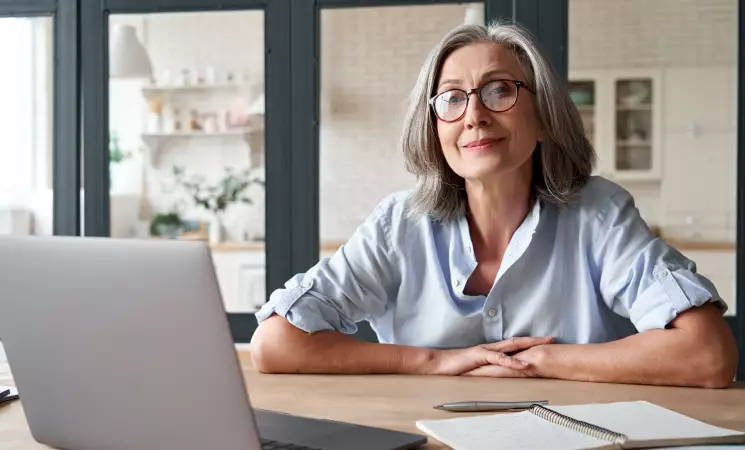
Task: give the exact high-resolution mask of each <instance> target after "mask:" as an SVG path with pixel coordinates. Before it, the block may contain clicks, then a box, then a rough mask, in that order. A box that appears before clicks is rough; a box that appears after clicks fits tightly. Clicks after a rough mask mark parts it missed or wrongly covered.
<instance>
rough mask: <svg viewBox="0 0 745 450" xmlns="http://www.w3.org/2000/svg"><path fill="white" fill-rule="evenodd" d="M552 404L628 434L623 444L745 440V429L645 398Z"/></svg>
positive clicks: (628, 446) (642, 445)
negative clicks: (730, 427) (713, 422)
mask: <svg viewBox="0 0 745 450" xmlns="http://www.w3.org/2000/svg"><path fill="white" fill-rule="evenodd" d="M549 408H550V409H552V410H554V411H556V412H558V413H561V414H564V415H567V416H570V417H572V418H574V419H577V420H582V421H585V422H589V423H592V424H594V425H597V426H600V427H603V428H607V429H609V430H612V431H615V432H618V433H623V434H625V435H626V436H628V438H629V442H627V444H626V445H625V446H624V448H640V447H644V446H647V445H653V444H654V445H673V444H676V445H692V444H693V443H696V442H698V443H714V442H729V443H734V442H745V432H740V431H736V430H728V429H726V428H720V427H715V426H713V425H709V424H707V423H704V422H701V421H699V420H696V419H693V418H691V417H688V416H685V415H683V414H680V413H677V412H675V411H671V410H669V409H666V408H663V407H661V406H658V405H655V404H653V403H649V402H645V401H638V402H617V403H605V404H603V403H598V404H587V405H569V406H549ZM727 437H729V439H727Z"/></svg>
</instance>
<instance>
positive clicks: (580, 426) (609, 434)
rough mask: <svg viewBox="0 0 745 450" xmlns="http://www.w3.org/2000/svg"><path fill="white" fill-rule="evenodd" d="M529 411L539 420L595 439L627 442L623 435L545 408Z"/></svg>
mask: <svg viewBox="0 0 745 450" xmlns="http://www.w3.org/2000/svg"><path fill="white" fill-rule="evenodd" d="M529 411H530V412H531V413H533V414H535V415H536V416H538V417H540V418H541V419H544V420H548V421H549V422H551V423H555V424H557V425H561V426H563V427H567V428H569V429H571V430H574V431H579V432H580V433H584V434H586V435H589V436H592V437H594V438H597V439H601V440H604V441H609V442H613V443H615V444H624V443H626V441H627V440H628V436H626V435H625V434H621V433H616V432H615V431H611V430H608V429H607V428H603V427H599V426H597V425H593V424H591V423H587V422H583V421H581V420H577V419H574V418H572V417H569V416H565V415H564V414H561V413H558V412H556V411H554V410H552V409H549V408H546V407H545V406H541V405H538V404H535V405H533V406H531V407H530V409H529Z"/></svg>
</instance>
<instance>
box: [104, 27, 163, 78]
mask: <svg viewBox="0 0 745 450" xmlns="http://www.w3.org/2000/svg"><path fill="white" fill-rule="evenodd" d="M109 52H110V53H109V54H110V60H109V76H110V77H112V78H151V77H152V75H153V65H152V64H151V63H150V57H149V56H148V55H147V51H146V50H145V47H143V46H142V44H141V43H140V40H139V39H137V32H136V30H135V27H133V26H131V25H116V26H114V28H113V29H112V33H111V42H110V46H109Z"/></svg>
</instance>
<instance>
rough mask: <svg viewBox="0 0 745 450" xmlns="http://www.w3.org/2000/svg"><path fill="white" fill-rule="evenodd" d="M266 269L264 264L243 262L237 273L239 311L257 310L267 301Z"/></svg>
mask: <svg viewBox="0 0 745 450" xmlns="http://www.w3.org/2000/svg"><path fill="white" fill-rule="evenodd" d="M265 279H266V271H265V269H264V266H263V265H261V266H259V265H251V264H244V265H242V266H241V267H240V269H239V274H238V299H237V302H238V308H239V309H240V311H258V310H259V309H260V308H261V305H263V304H264V303H265V302H266V301H267V296H266V282H265V281H264V280H265Z"/></svg>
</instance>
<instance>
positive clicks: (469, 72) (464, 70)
mask: <svg viewBox="0 0 745 450" xmlns="http://www.w3.org/2000/svg"><path fill="white" fill-rule="evenodd" d="M493 71H499V72H503V73H500V76H501V75H504V76H505V77H506V78H515V79H519V80H524V79H525V76H524V72H523V70H522V67H521V66H520V62H519V61H518V59H517V57H516V56H515V54H514V53H512V52H511V51H510V50H508V49H507V48H506V47H504V46H502V45H499V44H495V43H493V42H478V43H474V44H468V45H466V46H464V47H461V48H459V49H457V50H455V51H453V52H452V53H450V54H449V55H448V56H447V57H446V58H445V60H444V61H443V63H442V68H441V69H440V76H439V79H438V80H437V83H438V84H439V83H440V82H441V81H442V80H459V81H462V82H469V81H479V80H480V78H481V76H483V75H484V74H486V73H487V72H493Z"/></svg>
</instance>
